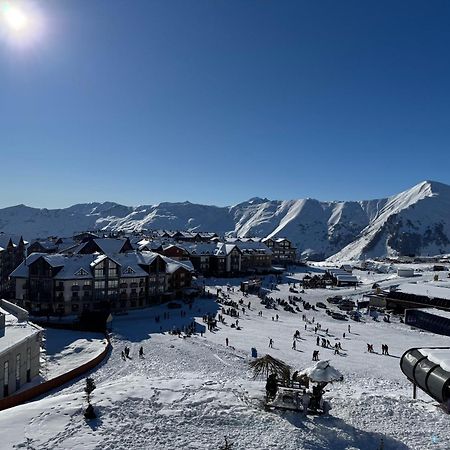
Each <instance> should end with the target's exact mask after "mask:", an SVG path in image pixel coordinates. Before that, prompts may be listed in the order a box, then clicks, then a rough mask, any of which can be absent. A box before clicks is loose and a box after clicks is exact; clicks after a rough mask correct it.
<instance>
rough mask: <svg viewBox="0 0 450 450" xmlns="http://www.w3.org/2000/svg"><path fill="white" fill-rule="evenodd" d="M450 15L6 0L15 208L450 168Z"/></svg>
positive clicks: (342, 183) (328, 190)
mask: <svg viewBox="0 0 450 450" xmlns="http://www.w3.org/2000/svg"><path fill="white" fill-rule="evenodd" d="M7 7H10V8H11V7H13V8H16V9H19V10H20V12H21V14H23V16H25V18H26V21H25V24H24V25H23V24H19V25H23V26H20V27H18V28H20V30H16V29H13V30H12V29H11V26H10V25H11V24H10V23H7V20H5V19H7V17H5V14H3V16H2V14H1V12H2V11H3V12H4V11H5V8H7ZM449 19H450V2H448V1H447V0H433V1H432V2H426V1H423V0H422V1H415V0H408V1H406V0H397V1H393V0H389V1H383V0H377V1H371V2H363V1H361V0H342V1H336V0H320V1H303V0H294V1H288V0H272V1H270V0H133V1H129V0H95V1H90V0H64V1H58V0H45V1H44V0H41V1H39V0H34V1H31V0H30V1H25V0H24V1H18V0H17V1H12V2H4V1H3V0H0V156H1V158H0V161H1V166H0V167H2V170H1V173H0V190H1V191H0V192H1V195H0V207H4V206H10V205H15V204H20V203H24V204H27V205H30V206H36V207H47V208H57V207H65V206H69V205H71V204H74V203H83V202H92V201H106V200H109V201H115V202H118V203H122V204H126V205H139V204H154V203H158V202H161V201H186V200H189V201H191V202H195V203H205V204H216V205H231V204H236V203H239V202H241V201H245V200H248V199H249V198H251V197H256V196H258V197H267V198H270V199H294V198H305V197H312V198H317V199H319V200H361V199H372V198H381V197H385V196H388V195H393V194H396V193H398V192H400V191H402V190H405V189H407V188H409V187H412V186H413V185H415V184H417V183H418V182H420V181H423V180H434V181H441V182H443V183H448V184H450V171H449V169H448V168H449V167H450V151H449V147H450V145H449V144H450V83H449V80H450V57H449V49H450V26H449ZM13 25H14V24H13ZM13 28H14V27H13Z"/></svg>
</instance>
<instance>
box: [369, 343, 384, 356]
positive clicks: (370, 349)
mask: <svg viewBox="0 0 450 450" xmlns="http://www.w3.org/2000/svg"><path fill="white" fill-rule="evenodd" d="M367 352H368V353H375V351H374V349H373V344H367ZM381 354H382V355H388V356H389V346H388V345H387V344H381Z"/></svg>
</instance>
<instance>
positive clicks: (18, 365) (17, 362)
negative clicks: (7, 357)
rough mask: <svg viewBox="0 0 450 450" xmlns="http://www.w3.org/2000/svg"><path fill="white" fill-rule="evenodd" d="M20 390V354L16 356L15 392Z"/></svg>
mask: <svg viewBox="0 0 450 450" xmlns="http://www.w3.org/2000/svg"><path fill="white" fill-rule="evenodd" d="M17 389H20V353H18V354H17V355H16V391H17Z"/></svg>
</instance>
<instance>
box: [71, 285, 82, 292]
mask: <svg viewBox="0 0 450 450" xmlns="http://www.w3.org/2000/svg"><path fill="white" fill-rule="evenodd" d="M71 289H72V292H78V291H79V290H80V286H78V285H74V286H72V287H71Z"/></svg>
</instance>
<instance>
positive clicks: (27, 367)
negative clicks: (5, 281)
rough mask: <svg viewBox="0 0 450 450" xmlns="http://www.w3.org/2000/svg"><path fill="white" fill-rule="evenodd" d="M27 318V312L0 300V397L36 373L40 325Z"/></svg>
mask: <svg viewBox="0 0 450 450" xmlns="http://www.w3.org/2000/svg"><path fill="white" fill-rule="evenodd" d="M27 319H28V313H27V311H25V310H24V309H22V308H19V307H18V306H16V305H13V304H12V303H9V302H7V301H6V300H0V385H1V387H2V388H1V389H0V399H1V398H4V397H7V396H8V395H11V394H12V393H14V392H16V391H17V390H19V389H20V388H21V387H22V386H23V385H25V384H26V383H28V382H30V381H31V380H32V379H33V378H34V377H36V376H37V375H39V367H40V364H39V355H40V344H41V336H42V328H40V327H38V326H37V325H34V324H32V323H30V322H28V321H27Z"/></svg>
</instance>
